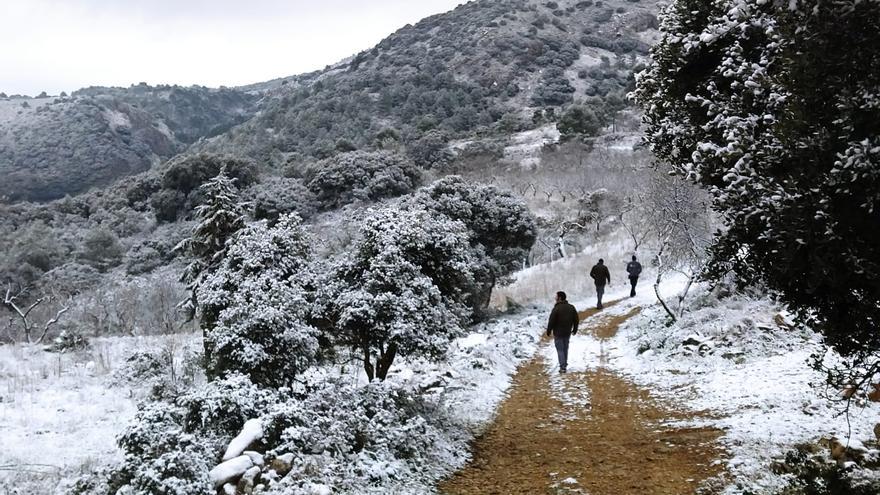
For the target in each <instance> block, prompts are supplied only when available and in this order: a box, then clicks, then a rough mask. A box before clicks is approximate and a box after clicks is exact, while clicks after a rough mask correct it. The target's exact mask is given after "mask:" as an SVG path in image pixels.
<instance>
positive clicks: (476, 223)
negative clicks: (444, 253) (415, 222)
mask: <svg viewBox="0 0 880 495" xmlns="http://www.w3.org/2000/svg"><path fill="white" fill-rule="evenodd" d="M410 201H411V203H413V204H414V205H418V207H420V208H424V209H427V210H428V211H431V212H434V213H436V214H439V215H444V216H446V217H449V218H451V219H452V220H457V221H460V222H462V223H463V224H464V226H465V227H466V228H467V229H468V231H469V232H470V239H471V246H472V249H473V252H474V256H475V257H476V258H477V260H478V266H477V268H476V278H477V280H478V281H480V282H479V283H478V284H477V285H475V286H474V289H475V292H474V293H473V294H472V300H471V305H472V307H473V308H474V309H475V312H476V313H477V316H479V313H480V312H481V311H482V310H483V309H485V308H486V307H487V306H488V305H489V297H490V296H491V294H492V289H493V288H494V287H495V284H496V283H498V282H499V281H501V280H503V279H504V277H506V276H507V275H509V274H511V273H513V271H514V270H517V269H518V268H520V267H521V266H522V262H523V260H525V259H526V258H527V257H528V255H529V250H531V248H532V245H533V244H534V243H535V240H536V239H537V227H536V224H535V217H534V215H532V213H531V212H530V211H529V208H528V206H526V204H525V203H523V202H522V200H520V199H518V198H516V197H514V196H513V194H511V193H510V192H507V191H502V190H500V189H498V188H497V187H495V186H490V185H483V184H472V183H469V182H467V181H465V180H464V179H462V178H461V177H459V176H454V175H453V176H448V177H444V178H443V179H440V180H438V181H436V182H434V183H433V184H431V185H430V186H427V187H424V188H422V189H420V190H419V191H418V192H417V193H416V194H415V195H414V197H413V199H411V200H410Z"/></svg>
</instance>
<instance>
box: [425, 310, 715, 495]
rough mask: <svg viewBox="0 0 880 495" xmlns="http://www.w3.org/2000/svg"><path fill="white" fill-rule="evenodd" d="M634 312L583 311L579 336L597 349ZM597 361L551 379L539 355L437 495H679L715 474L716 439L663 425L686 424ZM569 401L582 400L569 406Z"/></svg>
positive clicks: (710, 434) (707, 431) (519, 376)
mask: <svg viewBox="0 0 880 495" xmlns="http://www.w3.org/2000/svg"><path fill="white" fill-rule="evenodd" d="M606 307H607V306H606ZM637 312H638V308H635V309H634V310H632V311H631V312H630V313H629V314H627V315H623V316H616V317H604V318H603V317H602V316H601V315H599V316H595V315H596V313H597V311H596V310H589V311H585V312H583V313H581V319H582V323H581V331H588V332H590V333H591V334H592V335H593V336H594V337H596V338H598V339H600V340H601V341H603V345H604V340H605V339H609V338H611V337H613V336H614V335H615V334H616V332H617V328H618V326H619V325H620V324H621V323H623V322H624V321H625V320H626V319H627V318H629V317H631V316H633V315H634V314H636V313H637ZM583 320H586V321H583ZM548 340H549V339H548ZM548 344H549V345H552V343H548ZM603 349H604V347H603ZM603 357H604V353H603ZM602 361H604V359H600V366H599V367H597V368H595V369H594V370H592V371H587V372H582V373H568V374H566V375H561V376H555V377H553V380H551V377H550V376H549V375H548V373H547V368H546V366H545V362H544V358H543V357H542V356H541V355H539V356H538V357H536V358H535V359H533V360H532V361H531V362H529V363H528V364H526V365H524V366H522V367H521V368H520V369H519V371H518V373H517V375H516V376H515V377H514V380H513V385H512V387H511V391H510V396H509V398H508V399H507V400H505V401H504V402H503V403H502V404H501V407H500V409H499V412H498V416H497V418H496V420H495V422H494V423H493V424H492V425H491V426H490V427H489V429H488V430H487V431H486V432H485V434H483V435H482V436H481V437H480V438H478V439H477V440H476V441H475V443H474V445H473V449H474V459H473V461H472V462H471V463H470V464H469V465H468V466H467V467H465V468H464V469H463V470H461V471H459V472H458V473H456V474H455V475H454V476H453V477H452V478H450V479H448V480H446V481H445V482H444V483H442V484H441V485H440V487H439V488H440V492H441V493H444V494H449V495H453V494H454V495H459V494H462V495H466V494H499V495H500V494H505V495H506V494H562V493H588V494H590V495H604V494H607V495H622V494H658V495H659V494H664V495H668V494H687V493H694V491H695V490H696V488H697V487H698V485H699V484H700V482H702V481H703V480H706V479H708V478H711V477H713V476H715V475H718V474H720V473H721V468H720V467H719V466H717V465H712V461H713V460H714V459H718V458H719V457H720V456H721V454H722V453H723V452H722V450H721V448H720V447H719V446H718V444H717V442H716V439H717V438H718V436H719V435H720V432H719V431H717V430H712V429H701V428H675V427H671V426H668V424H669V422H671V421H676V420H682V419H687V418H688V415H686V414H682V413H680V412H678V411H675V410H674V409H673V408H671V407H669V406H668V405H666V404H662V403H660V402H659V401H658V400H657V399H655V398H652V397H651V394H650V393H649V392H648V391H647V390H644V389H641V388H638V387H636V386H635V385H633V384H632V383H630V382H629V381H627V380H625V379H623V378H621V377H619V376H617V375H615V374H614V373H612V372H610V371H608V370H606V369H605V368H604V367H603V366H601V363H602ZM551 382H552V383H551ZM578 397H580V398H585V399H584V400H581V401H580V403H578V400H577V398H578ZM573 399H574V400H573ZM710 493H711V492H710Z"/></svg>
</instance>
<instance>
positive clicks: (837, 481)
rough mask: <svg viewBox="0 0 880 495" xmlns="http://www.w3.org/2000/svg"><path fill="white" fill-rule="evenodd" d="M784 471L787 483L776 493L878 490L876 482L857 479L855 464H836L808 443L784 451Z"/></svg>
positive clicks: (867, 494) (836, 494)
mask: <svg viewBox="0 0 880 495" xmlns="http://www.w3.org/2000/svg"><path fill="white" fill-rule="evenodd" d="M782 465H783V466H784V468H785V471H786V472H787V473H788V474H789V475H791V476H790V478H789V484H788V486H786V487H785V488H783V489H782V490H781V491H779V492H778V494H779V495H871V494H874V493H877V491H878V490H880V486H878V483H877V482H876V481H873V482H872V481H870V480H867V481H859V480H858V479H857V476H853V475H854V474H855V473H856V472H858V467H857V466H855V465H850V466H848V467H847V466H840V465H838V464H837V463H836V462H833V461H830V460H828V459H826V458H825V456H823V455H821V454H816V453H814V452H813V449H811V446H809V445H798V446H796V447H795V448H794V449H793V450H790V451H788V452H786V454H785V462H784V464H782Z"/></svg>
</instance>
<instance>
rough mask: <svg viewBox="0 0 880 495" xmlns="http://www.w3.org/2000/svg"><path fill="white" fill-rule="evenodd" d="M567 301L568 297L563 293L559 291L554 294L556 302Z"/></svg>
mask: <svg viewBox="0 0 880 495" xmlns="http://www.w3.org/2000/svg"><path fill="white" fill-rule="evenodd" d="M567 299H568V296H566V295H565V292H562V291H559V292H557V293H556V302H565V301H566V300H567Z"/></svg>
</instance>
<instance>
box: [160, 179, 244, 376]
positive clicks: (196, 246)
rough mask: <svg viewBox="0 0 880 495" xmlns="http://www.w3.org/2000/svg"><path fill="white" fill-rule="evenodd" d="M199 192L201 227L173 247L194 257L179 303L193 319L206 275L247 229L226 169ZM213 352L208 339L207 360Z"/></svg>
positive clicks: (240, 206)
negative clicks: (184, 294) (236, 236)
mask: <svg viewBox="0 0 880 495" xmlns="http://www.w3.org/2000/svg"><path fill="white" fill-rule="evenodd" d="M199 192H200V193H202V194H203V196H204V198H205V199H204V203H202V204H201V205H199V206H198V207H196V211H195V215H196V219H197V221H198V224H196V226H195V227H194V228H193V231H192V235H191V236H190V237H189V238H187V239H184V240H183V241H182V242H181V243H180V244H178V245H177V246H176V247H175V248H174V249H175V250H176V251H183V252H185V253H187V255H189V256H190V257H191V261H190V263H189V265H188V266H187V267H186V269H184V271H183V274H182V275H181V281H182V282H186V283H187V290H188V292H189V297H188V298H187V299H186V300H184V301H183V302H182V303H181V304H180V306H181V307H182V308H183V309H184V310H185V311H186V313H187V315H188V317H189V318H190V319H192V318H193V317H194V316H195V311H196V308H197V307H198V299H197V295H198V290H199V285H200V284H201V282H202V278H203V276H204V273H205V272H206V271H208V270H210V269H211V268H212V267H213V266H216V264H217V263H218V262H219V261H220V259H221V258H222V256H223V253H224V252H225V250H226V242H227V241H228V240H229V239H230V238H231V237H232V236H233V234H235V233H236V232H237V231H238V230H239V229H241V228H242V227H244V207H243V205H242V204H241V203H240V201H239V197H238V190H237V189H236V187H235V179H233V178H230V177H229V176H228V175H226V169H225V167H224V168H222V169H221V170H220V173H219V174H217V176H216V177H214V178H213V179H211V180H209V181H208V182H206V183H205V184H203V185H202V186H201V187H200V188H199ZM211 351H212V349H211V347H210V345H209V343H208V340H207V339H205V358H206V359H207V360H210V358H211Z"/></svg>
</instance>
